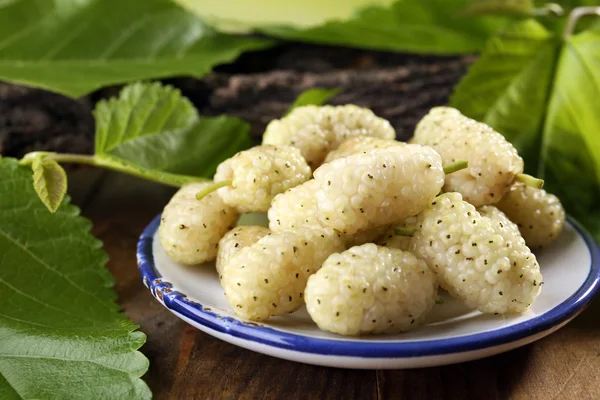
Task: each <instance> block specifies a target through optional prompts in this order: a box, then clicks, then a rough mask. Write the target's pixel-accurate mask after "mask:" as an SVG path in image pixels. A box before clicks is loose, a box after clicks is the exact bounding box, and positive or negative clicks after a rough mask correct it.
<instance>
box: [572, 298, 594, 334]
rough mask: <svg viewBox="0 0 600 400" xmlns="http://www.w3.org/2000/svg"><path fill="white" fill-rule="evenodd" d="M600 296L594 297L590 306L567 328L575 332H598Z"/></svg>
mask: <svg viewBox="0 0 600 400" xmlns="http://www.w3.org/2000/svg"><path fill="white" fill-rule="evenodd" d="M599 315H600V296H596V298H595V299H594V300H592V302H591V303H590V305H589V306H588V307H587V308H586V309H585V310H584V311H583V312H582V313H581V314H580V315H579V316H578V317H577V318H575V319H574V320H573V321H572V322H571V323H569V325H568V327H569V328H571V329H577V330H587V331H594V333H596V334H597V333H599V332H600V318H599V317H598V316H599Z"/></svg>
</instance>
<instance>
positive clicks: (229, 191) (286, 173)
mask: <svg viewBox="0 0 600 400" xmlns="http://www.w3.org/2000/svg"><path fill="white" fill-rule="evenodd" d="M310 175H311V170H310V167H309V166H308V165H307V164H306V160H304V158H303V157H302V155H301V154H300V151H299V150H298V149H296V148H295V147H291V146H272V145H266V146H256V147H253V148H251V149H249V150H245V151H241V152H239V153H237V154H236V155H234V156H233V157H231V158H229V159H227V160H225V161H223V162H222V163H221V164H220V165H219V166H218V168H217V173H216V174H215V177H214V179H215V182H220V181H232V184H231V185H230V186H226V187H223V188H221V189H219V190H218V192H219V194H220V195H221V197H222V198H223V201H225V203H227V204H229V205H230V206H234V207H236V208H237V210H238V211H239V212H241V213H246V212H266V211H267V210H268V209H269V206H270V204H271V200H273V197H275V196H276V195H277V194H279V193H283V192H285V191H286V190H287V189H289V188H292V187H294V186H297V185H299V184H301V183H303V182H305V181H307V180H308V179H309V178H310Z"/></svg>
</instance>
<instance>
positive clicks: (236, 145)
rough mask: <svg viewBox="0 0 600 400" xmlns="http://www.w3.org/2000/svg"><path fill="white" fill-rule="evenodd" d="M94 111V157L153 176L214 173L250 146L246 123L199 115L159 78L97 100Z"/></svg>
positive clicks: (201, 175)
mask: <svg viewBox="0 0 600 400" xmlns="http://www.w3.org/2000/svg"><path fill="white" fill-rule="evenodd" d="M94 115H95V117H96V155H97V157H98V159H99V160H100V161H102V162H104V161H107V160H108V161H107V162H113V163H114V162H119V161H120V162H123V163H126V164H128V166H130V167H133V168H137V169H138V170H145V172H144V171H142V173H149V174H151V175H152V174H154V175H156V174H157V173H161V172H162V173H168V174H181V175H186V176H187V177H183V178H184V179H185V180H188V178H189V177H190V176H191V177H201V178H212V175H213V174H214V172H215V170H216V167H217V165H218V164H219V163H220V162H221V161H223V160H224V159H226V158H228V157H230V156H232V155H233V154H235V153H237V152H238V151H240V150H244V149H246V148H248V147H251V146H252V142H251V140H250V138H249V136H248V133H249V131H250V125H249V124H248V123H246V122H244V121H242V120H240V119H237V118H234V117H226V116H220V117H200V116H199V115H198V112H197V110H196V109H195V108H194V106H193V105H192V104H191V103H190V102H189V100H187V99H186V98H185V97H183V96H181V93H180V92H179V91H178V90H176V89H174V88H172V87H170V86H163V85H161V84H158V83H153V84H142V83H135V84H132V85H129V86H126V87H125V88H124V89H123V90H122V91H121V93H120V95H119V97H118V98H115V99H111V100H109V101H101V102H99V103H98V105H97V107H96V110H95V111H94ZM136 175H138V176H140V175H139V174H136ZM167 178H168V179H169V182H170V181H172V179H171V178H175V179H176V180H177V179H178V178H177V177H176V176H170V177H167Z"/></svg>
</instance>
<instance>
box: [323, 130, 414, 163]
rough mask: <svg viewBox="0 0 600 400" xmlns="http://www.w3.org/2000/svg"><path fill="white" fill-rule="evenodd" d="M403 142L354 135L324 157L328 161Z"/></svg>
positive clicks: (398, 144)
mask: <svg viewBox="0 0 600 400" xmlns="http://www.w3.org/2000/svg"><path fill="white" fill-rule="evenodd" d="M405 144H406V143H403V142H399V141H397V140H389V139H380V138H376V137H372V136H355V137H352V138H350V139H347V140H344V141H343V142H342V143H341V144H340V145H339V147H338V148H337V149H336V150H333V151H330V152H329V153H328V154H327V157H326V158H325V162H326V163H328V162H331V161H333V160H337V159H338V158H342V157H348V156H351V155H353V154H357V153H361V152H364V151H370V150H375V149H385V148H388V147H394V146H402V145H405Z"/></svg>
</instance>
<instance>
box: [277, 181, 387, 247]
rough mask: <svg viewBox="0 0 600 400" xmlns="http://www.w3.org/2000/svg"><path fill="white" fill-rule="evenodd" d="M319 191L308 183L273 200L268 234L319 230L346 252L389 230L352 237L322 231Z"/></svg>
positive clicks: (384, 227) (363, 232)
mask: <svg viewBox="0 0 600 400" xmlns="http://www.w3.org/2000/svg"><path fill="white" fill-rule="evenodd" d="M318 187H319V184H318V182H317V181H315V180H314V179H311V180H309V181H307V182H304V183H303V184H302V185H299V186H296V187H295V188H292V189H288V190H287V191H286V192H285V193H281V194H278V195H277V196H275V198H274V199H273V203H271V208H269V228H270V229H271V231H273V232H282V231H286V230H294V229H296V228H310V229H315V230H321V231H322V232H323V233H324V234H326V235H328V236H334V235H335V236H337V237H339V238H341V239H342V241H343V242H344V243H345V245H346V247H347V248H348V247H352V246H357V245H361V244H364V243H370V242H373V241H375V240H376V239H378V238H379V237H380V236H381V235H383V233H384V232H385V230H386V229H387V228H388V226H382V227H376V228H371V229H367V230H360V231H358V232H355V233H353V234H342V233H340V232H338V231H336V230H335V229H331V228H325V227H323V226H322V225H321V223H320V222H319V220H318V219H317V202H316V199H315V192H316V191H317V189H318Z"/></svg>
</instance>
